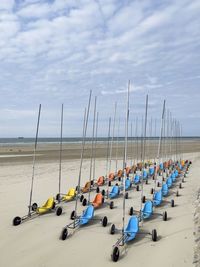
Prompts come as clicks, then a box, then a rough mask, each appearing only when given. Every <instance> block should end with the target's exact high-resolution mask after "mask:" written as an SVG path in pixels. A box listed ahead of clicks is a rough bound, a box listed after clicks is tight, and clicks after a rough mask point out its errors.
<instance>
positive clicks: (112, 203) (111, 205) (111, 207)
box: [110, 201, 114, 210]
mask: <svg viewBox="0 0 200 267" xmlns="http://www.w3.org/2000/svg"><path fill="white" fill-rule="evenodd" d="M113 208H114V201H111V202H110V209H111V210H112V209H113Z"/></svg>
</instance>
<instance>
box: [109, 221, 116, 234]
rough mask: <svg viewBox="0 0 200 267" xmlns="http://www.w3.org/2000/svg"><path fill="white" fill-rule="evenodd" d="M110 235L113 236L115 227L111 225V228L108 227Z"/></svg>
mask: <svg viewBox="0 0 200 267" xmlns="http://www.w3.org/2000/svg"><path fill="white" fill-rule="evenodd" d="M110 234H111V235H114V234H115V225H114V224H112V225H111V227H110Z"/></svg>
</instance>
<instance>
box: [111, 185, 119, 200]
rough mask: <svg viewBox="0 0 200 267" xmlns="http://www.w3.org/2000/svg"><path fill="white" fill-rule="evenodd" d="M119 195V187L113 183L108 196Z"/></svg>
mask: <svg viewBox="0 0 200 267" xmlns="http://www.w3.org/2000/svg"><path fill="white" fill-rule="evenodd" d="M118 195H119V187H118V186H117V185H114V186H113V187H112V190H111V192H110V193H109V198H115V197H116V196H118Z"/></svg>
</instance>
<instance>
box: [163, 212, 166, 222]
mask: <svg viewBox="0 0 200 267" xmlns="http://www.w3.org/2000/svg"><path fill="white" fill-rule="evenodd" d="M163 221H167V212H166V211H164V212H163Z"/></svg>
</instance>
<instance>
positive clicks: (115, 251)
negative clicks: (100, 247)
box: [112, 247, 119, 262]
mask: <svg viewBox="0 0 200 267" xmlns="http://www.w3.org/2000/svg"><path fill="white" fill-rule="evenodd" d="M118 259H119V248H118V247H114V248H113V251H112V260H113V261H114V262H117V261H118Z"/></svg>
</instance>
